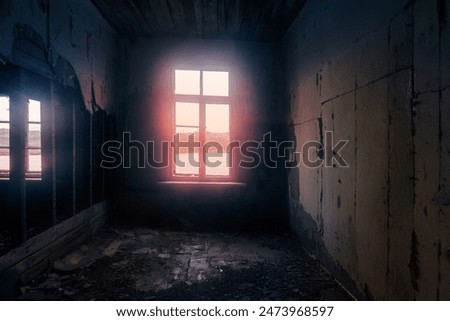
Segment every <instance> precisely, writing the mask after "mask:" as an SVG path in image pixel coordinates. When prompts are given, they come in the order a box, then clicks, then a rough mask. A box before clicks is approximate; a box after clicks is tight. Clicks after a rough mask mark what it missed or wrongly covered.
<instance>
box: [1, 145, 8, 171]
mask: <svg viewBox="0 0 450 321" xmlns="http://www.w3.org/2000/svg"><path fill="white" fill-rule="evenodd" d="M0 172H3V173H4V172H9V148H0Z"/></svg>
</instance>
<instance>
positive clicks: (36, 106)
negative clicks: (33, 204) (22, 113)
mask: <svg viewBox="0 0 450 321" xmlns="http://www.w3.org/2000/svg"><path fill="white" fill-rule="evenodd" d="M27 111H28V113H27V116H28V117H27V134H26V143H25V151H26V155H25V177H26V178H27V179H41V177H42V127H41V102H40V101H37V100H33V99H29V101H28V109H27Z"/></svg>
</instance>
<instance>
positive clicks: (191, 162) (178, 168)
mask: <svg viewBox="0 0 450 321" xmlns="http://www.w3.org/2000/svg"><path fill="white" fill-rule="evenodd" d="M199 155H200V153H199V149H198V148H195V149H194V152H193V153H189V150H188V149H187V148H186V147H182V148H180V149H179V150H178V153H175V155H174V163H175V174H178V175H190V176H198V175H199V173H200V163H199V162H200V157H199Z"/></svg>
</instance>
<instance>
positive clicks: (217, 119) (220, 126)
mask: <svg viewBox="0 0 450 321" xmlns="http://www.w3.org/2000/svg"><path fill="white" fill-rule="evenodd" d="M229 119H230V108H229V105H228V104H206V119H205V120H206V131H207V132H210V133H228V132H229V131H230V122H229Z"/></svg>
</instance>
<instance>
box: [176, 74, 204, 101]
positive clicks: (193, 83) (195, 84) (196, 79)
mask: <svg viewBox="0 0 450 321" xmlns="http://www.w3.org/2000/svg"><path fill="white" fill-rule="evenodd" d="M175 94H183V95H200V71H198V70H175Z"/></svg>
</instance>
